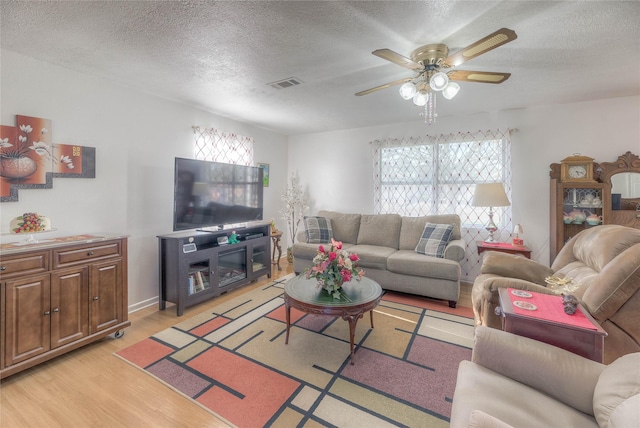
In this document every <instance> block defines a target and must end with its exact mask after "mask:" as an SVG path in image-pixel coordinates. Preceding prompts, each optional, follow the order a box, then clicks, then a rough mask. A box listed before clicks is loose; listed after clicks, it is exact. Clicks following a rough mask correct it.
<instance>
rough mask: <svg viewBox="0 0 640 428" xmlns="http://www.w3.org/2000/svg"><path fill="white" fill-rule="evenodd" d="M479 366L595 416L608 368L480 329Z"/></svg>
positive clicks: (476, 356)
mask: <svg viewBox="0 0 640 428" xmlns="http://www.w3.org/2000/svg"><path fill="white" fill-rule="evenodd" d="M471 359H472V361H473V362H474V363H476V364H479V365H481V366H484V367H486V368H488V369H489V370H492V371H494V372H496V373H499V374H501V375H503V376H506V377H508V378H511V379H514V380H516V381H518V382H520V383H522V384H525V385H528V386H530V387H532V388H535V389H537V390H538V391H542V392H544V393H546V394H548V395H550V396H552V397H554V398H555V399H557V400H559V401H562V402H563V403H565V404H567V405H569V406H571V407H573V408H575V409H578V410H580V411H581V412H584V413H586V414H589V415H593V392H594V390H595V387H596V383H597V382H598V378H599V376H600V373H602V371H603V370H604V368H605V367H606V366H605V365H604V364H600V363H597V362H595V361H591V360H589V359H587V358H584V357H581V356H579V355H576V354H573V353H571V352H569V351H565V350H564V349H560V348H557V347H555V346H552V345H548V344H546V343H543V342H538V341H537V340H533V339H529V338H526V337H522V336H517V335H515V334H511V333H507V332H504V331H501V330H497V329H494V328H489V327H484V326H478V327H476V330H475V345H474V348H473V353H472V357H471Z"/></svg>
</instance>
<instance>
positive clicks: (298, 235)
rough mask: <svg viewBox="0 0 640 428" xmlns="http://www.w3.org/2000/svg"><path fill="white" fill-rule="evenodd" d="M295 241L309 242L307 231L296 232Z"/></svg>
mask: <svg viewBox="0 0 640 428" xmlns="http://www.w3.org/2000/svg"><path fill="white" fill-rule="evenodd" d="M295 242H307V231H306V230H301V231H300V232H298V233H296V240H295Z"/></svg>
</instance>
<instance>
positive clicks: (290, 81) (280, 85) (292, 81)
mask: <svg viewBox="0 0 640 428" xmlns="http://www.w3.org/2000/svg"><path fill="white" fill-rule="evenodd" d="M301 83H303V82H302V80H300V79H298V78H297V77H289V78H287V79H283V80H278V81H277V82H271V83H267V85H269V86H271V87H272V88H274V89H286V88H290V87H292V86H296V85H299V84H301Z"/></svg>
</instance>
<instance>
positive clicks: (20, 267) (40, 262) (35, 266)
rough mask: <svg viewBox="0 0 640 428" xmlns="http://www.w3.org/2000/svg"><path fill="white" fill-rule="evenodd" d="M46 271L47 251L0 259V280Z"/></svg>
mask: <svg viewBox="0 0 640 428" xmlns="http://www.w3.org/2000/svg"><path fill="white" fill-rule="evenodd" d="M48 270H49V251H34V252H33V253H29V254H20V255H15V256H2V257H1V258H0V279H7V278H12V277H14V276H17V275H30V274H34V273H40V272H47V271H48Z"/></svg>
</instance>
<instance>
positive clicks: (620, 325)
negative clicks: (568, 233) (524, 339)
mask: <svg viewBox="0 0 640 428" xmlns="http://www.w3.org/2000/svg"><path fill="white" fill-rule="evenodd" d="M549 276H556V277H559V278H571V279H572V281H573V282H574V283H575V284H577V285H579V288H578V289H577V290H576V291H574V292H573V294H574V295H575V296H576V297H578V299H579V300H580V302H581V303H582V305H583V306H584V307H585V308H586V309H587V310H588V311H589V313H590V314H591V315H592V316H593V317H594V318H595V319H596V321H598V323H599V324H600V325H601V326H602V328H603V329H604V330H605V331H606V332H607V334H608V336H607V337H606V338H605V342H604V362H605V363H610V362H612V361H613V360H615V359H616V358H618V357H619V356H621V355H624V354H628V353H630V352H639V351H640V230H638V229H633V228H630V227H624V226H618V225H603V226H597V227H592V228H589V229H586V230H584V231H582V232H580V233H579V234H577V235H576V236H575V237H573V238H572V239H571V240H570V241H569V242H567V244H566V245H565V246H564V247H563V248H562V250H561V251H560V253H559V254H558V256H557V257H556V259H555V260H554V261H553V264H552V265H551V267H550V268H549V267H546V266H544V265H541V264H539V263H537V262H535V261H532V260H529V259H525V258H524V257H520V256H513V255H511V254H504V253H498V252H487V253H485V256H484V259H483V262H482V267H481V275H480V276H478V277H477V278H476V280H475V281H474V283H473V288H472V291H471V300H472V303H473V312H474V317H475V323H476V325H485V326H489V327H495V328H501V319H500V317H499V316H497V315H496V314H495V308H496V306H499V301H500V300H499V297H498V289H499V288H501V287H513V288H517V289H521V290H529V291H536V292H539V293H547V294H552V293H554V291H553V290H551V289H549V288H548V287H547V284H546V283H545V278H546V277H549Z"/></svg>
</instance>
